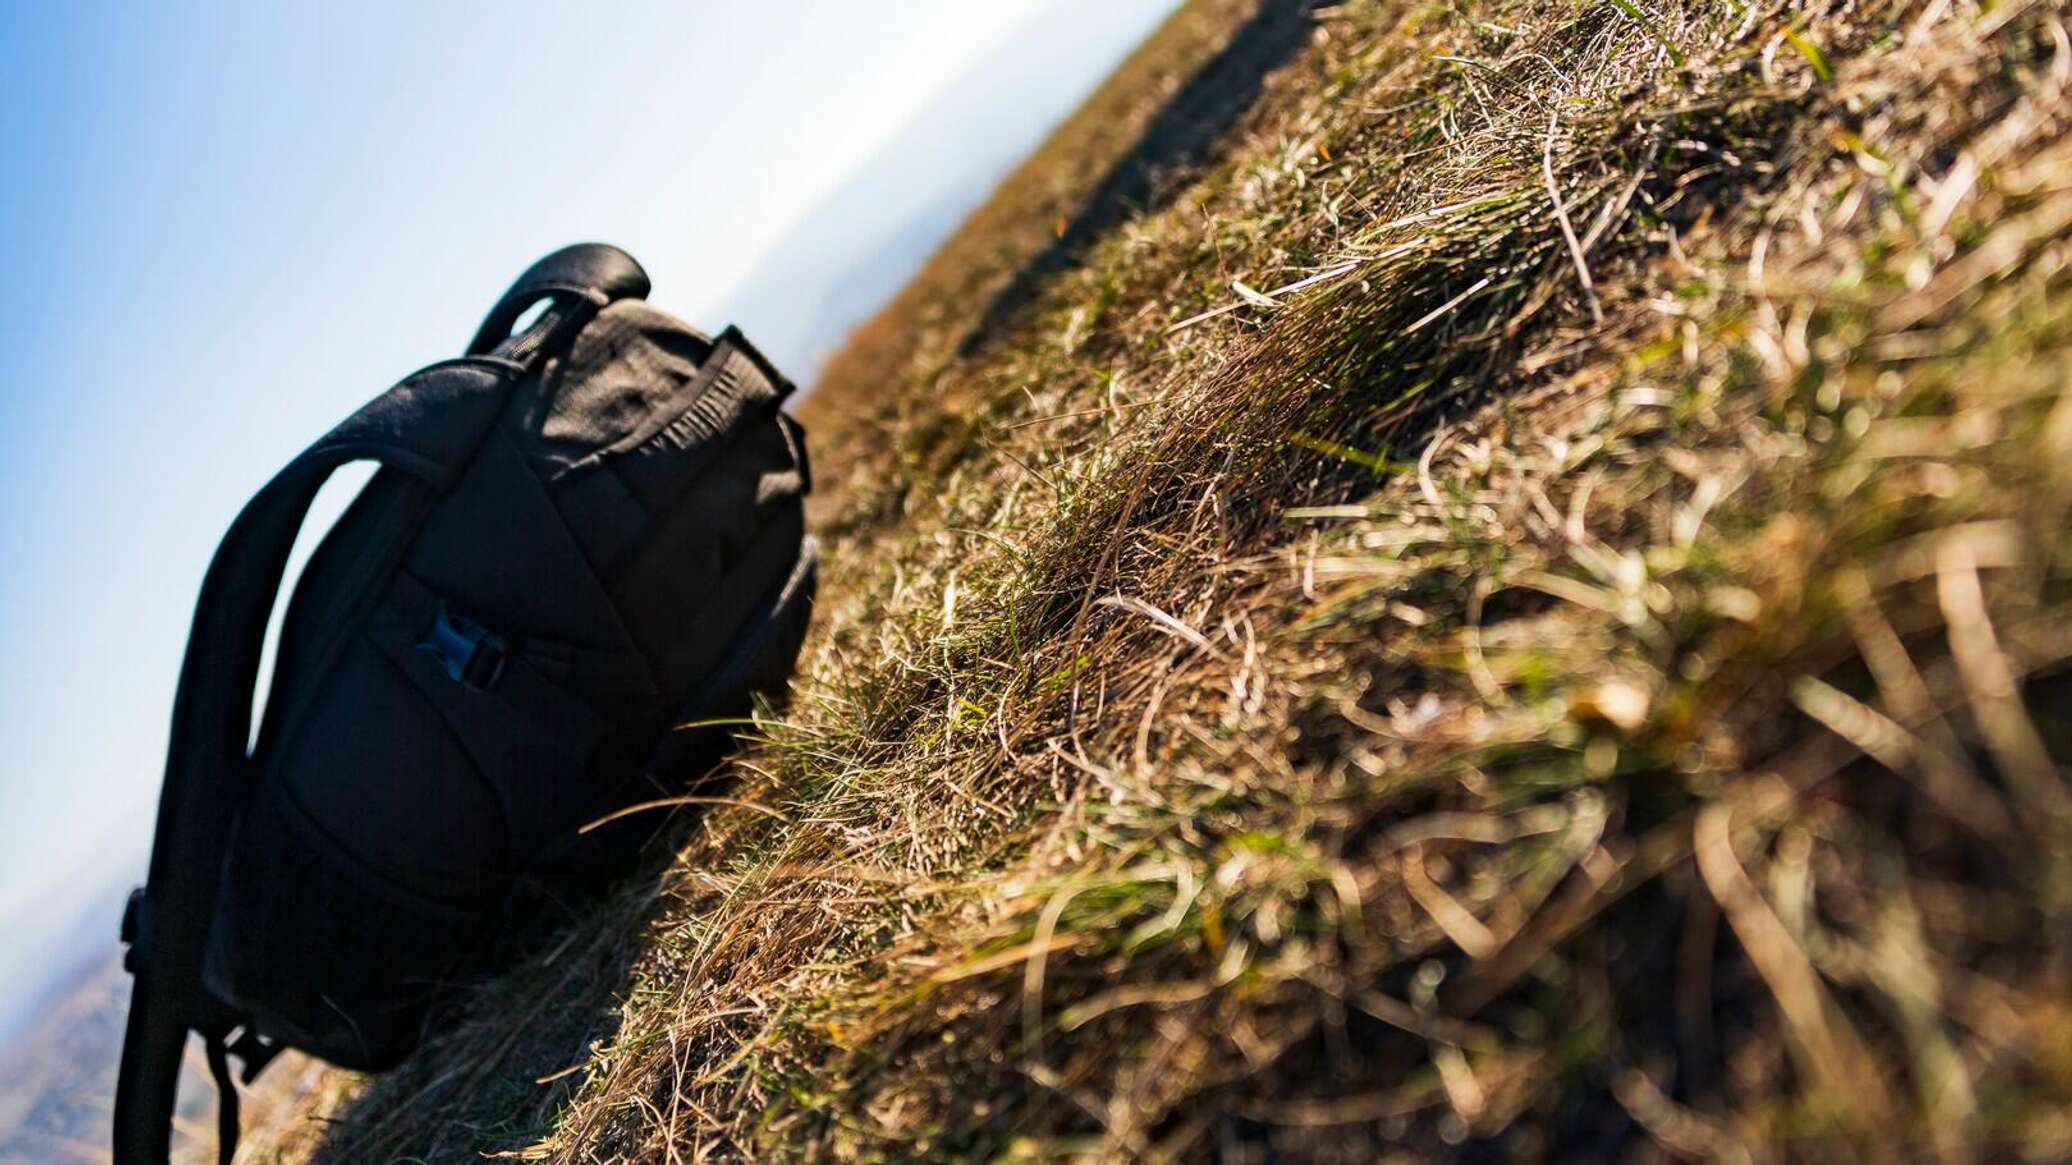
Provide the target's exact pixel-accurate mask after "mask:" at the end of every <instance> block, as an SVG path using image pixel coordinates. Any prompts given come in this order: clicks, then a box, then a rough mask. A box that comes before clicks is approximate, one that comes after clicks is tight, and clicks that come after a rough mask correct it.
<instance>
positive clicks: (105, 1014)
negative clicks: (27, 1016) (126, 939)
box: [0, 944, 129, 1165]
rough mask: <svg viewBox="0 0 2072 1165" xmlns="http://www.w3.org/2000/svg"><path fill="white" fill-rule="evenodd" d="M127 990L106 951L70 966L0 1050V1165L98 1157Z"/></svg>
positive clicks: (115, 961)
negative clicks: (52, 992) (1, 1083)
mask: <svg viewBox="0 0 2072 1165" xmlns="http://www.w3.org/2000/svg"><path fill="white" fill-rule="evenodd" d="M111 948H112V944H111ZM128 987H129V979H128V977H127V976H125V975H124V974H123V973H122V966H121V963H120V961H119V959H118V958H117V956H116V955H115V953H114V951H113V950H112V949H110V950H109V951H108V952H107V953H106V954H105V955H103V956H101V957H99V958H96V959H94V960H92V961H91V962H89V963H85V964H81V965H79V966H76V967H75V968H74V969H73V972H72V975H71V977H70V979H69V981H68V982H66V983H65V984H64V985H63V989H62V990H60V991H59V992H58V993H57V995H56V997H55V998H51V999H46V1000H45V1005H44V1008H43V1010H42V1013H41V1015H40V1016H39V1017H38V1018H37V1020H36V1022H35V1023H33V1024H31V1025H30V1026H29V1027H28V1028H27V1030H25V1031H24V1032H22V1033H21V1034H20V1035H19V1036H18V1037H17V1038H16V1039H15V1040H14V1042H13V1043H11V1044H9V1045H8V1046H7V1047H5V1048H4V1049H0V1080H5V1081H7V1082H8V1087H7V1088H5V1089H0V1165H48V1163H49V1162H53V1161H72V1160H79V1161H102V1160H105V1159H106V1150H105V1149H104V1148H102V1146H103V1145H105V1144H106V1143H107V1139H108V1119H109V1104H110V1102H111V1098H112V1097H113V1096H114V1092H115V1065H116V1062H117V1060H118V1059H119V1057H120V1056H121V1053H122V1027H123V1014H124V1013H123V1000H124V999H125V998H126V996H127V994H128Z"/></svg>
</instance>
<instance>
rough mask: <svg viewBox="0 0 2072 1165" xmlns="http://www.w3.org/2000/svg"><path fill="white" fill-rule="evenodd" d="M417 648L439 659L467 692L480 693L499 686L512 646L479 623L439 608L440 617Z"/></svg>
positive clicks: (440, 606) (443, 604)
mask: <svg viewBox="0 0 2072 1165" xmlns="http://www.w3.org/2000/svg"><path fill="white" fill-rule="evenodd" d="M417 646H418V647H419V648H421V649H422V650H425V651H429V652H431V653H432V654H433V655H436V656H438V657H439V662H440V664H441V665H442V666H444V667H445V669H446V674H447V675H448V676H450V677H452V678H453V681H454V682H455V683H458V684H459V685H461V686H462V687H464V688H469V689H472V690H474V691H477V692H482V691H487V690H489V689H490V688H493V687H495V686H496V681H497V680H498V679H499V678H500V677H502V675H503V674H504V661H505V660H506V659H508V658H509V657H510V646H509V645H508V644H506V643H505V642H504V641H503V639H502V638H501V637H499V636H496V635H493V634H491V633H490V632H489V630H488V629H487V628H485V627H483V626H482V625H481V624H480V623H477V622H475V621H474V620H472V619H466V618H462V617H461V616H459V615H456V614H454V613H453V612H451V611H448V610H447V609H446V604H445V603H440V604H439V614H438V615H437V617H435V618H434V619H433V620H432V626H431V629H430V630H428V631H426V632H425V633H424V638H423V639H420V640H418V641H417Z"/></svg>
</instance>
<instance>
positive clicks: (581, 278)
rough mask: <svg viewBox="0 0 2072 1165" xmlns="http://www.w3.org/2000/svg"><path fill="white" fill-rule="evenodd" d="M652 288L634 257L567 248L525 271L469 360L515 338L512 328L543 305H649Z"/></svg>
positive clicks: (473, 344) (597, 246) (603, 248)
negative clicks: (624, 302) (531, 309)
mask: <svg viewBox="0 0 2072 1165" xmlns="http://www.w3.org/2000/svg"><path fill="white" fill-rule="evenodd" d="M651 287H652V284H650V283H649V282H648V276H647V272H646V271H643V270H642V269H641V266H640V264H639V263H637V262H635V261H634V259H633V256H631V255H629V254H627V253H626V252H624V251H621V250H620V249H619V248H617V247H614V246H612V245H611V244H609V243H577V244H575V245H574V246H570V247H563V248H561V249H560V250H559V251H556V252H554V253H553V254H551V255H548V256H547V257H546V258H544V259H541V260H540V261H539V262H537V263H534V264H533V265H532V266H530V267H528V268H526V269H525V274H523V275H520V276H519V277H518V281H517V282H515V283H513V284H511V289H510V290H509V291H506V292H504V297H503V298H502V299H499V300H497V301H496V306H495V307H493V308H490V309H489V315H488V317H487V318H486V319H484V320H483V321H482V326H481V327H480V328H479V329H477V330H476V332H475V338H474V339H473V340H472V341H470V342H469V344H468V355H470V356H483V355H487V354H488V353H490V352H492V351H494V350H495V349H496V347H497V346H498V345H499V344H502V343H503V342H504V341H505V340H508V339H510V338H511V327H512V325H514V324H516V323H517V322H518V317H519V316H522V315H524V314H525V309H527V308H529V307H531V306H532V305H534V304H536V303H538V302H539V301H540V300H542V299H548V298H552V299H554V300H555V301H557V302H562V303H567V304H583V305H587V306H588V307H589V309H590V310H591V311H595V310H596V309H598V308H601V307H603V306H604V305H606V304H608V303H611V302H613V301H615V300H621V299H646V298H647V295H648V291H649V290H650V289H651Z"/></svg>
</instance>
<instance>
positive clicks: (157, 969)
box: [115, 244, 815, 1165]
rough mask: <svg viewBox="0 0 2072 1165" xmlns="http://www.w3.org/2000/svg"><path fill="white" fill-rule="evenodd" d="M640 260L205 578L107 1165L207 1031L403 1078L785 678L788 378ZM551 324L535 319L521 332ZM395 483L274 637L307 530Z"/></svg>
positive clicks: (385, 435) (336, 458)
mask: <svg viewBox="0 0 2072 1165" xmlns="http://www.w3.org/2000/svg"><path fill="white" fill-rule="evenodd" d="M647 292H648V278H647V275H646V273H645V272H643V271H642V270H641V269H640V266H639V265H638V264H637V263H635V262H634V261H633V259H632V257H631V256H629V255H627V254H626V253H625V252H623V251H620V250H618V249H616V248H613V247H607V246H602V245H598V244H585V245H580V246H574V247H569V248H567V249H565V250H562V251H557V252H555V253H554V254H552V255H549V256H547V257H546V258H545V259H542V260H540V262H539V263H537V264H535V265H534V266H533V267H532V269H531V270H529V271H527V272H526V273H525V274H524V275H523V276H521V277H520V278H519V280H518V282H517V283H516V284H515V285H513V286H512V288H511V290H510V291H509V292H508V293H506V294H505V295H504V297H503V299H502V300H501V301H499V302H498V303H497V305H496V307H495V309H494V310H492V311H491V312H490V313H489V318H488V319H487V320H486V321H485V322H484V323H483V325H482V329H481V331H480V332H479V333H477V334H476V336H475V339H474V342H473V343H472V344H470V345H469V346H468V354H467V355H466V356H464V357H462V358H460V359H458V360H450V361H445V362H442V363H439V364H434V365H432V366H431V367H429V368H426V369H424V370H423V371H421V372H418V373H417V374H416V375H414V376H411V377H409V378H408V379H406V380H404V381H402V382H401V383H399V384H397V385H396V386H395V387H393V388H391V389H389V390H388V391H387V392H384V393H382V394H381V395H380V396H378V397H376V398H375V399H374V400H373V401H372V402H370V403H369V404H367V405H366V406H365V407H364V408H362V409H360V410H359V411H358V412H357V413H354V414H353V415H352V416H351V417H350V418H348V419H347V420H346V421H345V423H343V424H341V425H339V426H338V427H337V428H335V429H333V430H332V431H331V432H330V433H329V434H328V435H327V436H325V437H324V438H323V439H322V440H320V441H318V442H317V443H316V444H315V445H313V446H311V447H310V448H309V450H308V451H306V452H304V453H303V454H302V455H301V456H300V457H297V458H296V459H295V460H294V461H293V462H291V463H290V464H289V465H288V467H287V468H286V469H284V470H282V471H281V472H280V474H279V475H278V476H276V477H275V478H274V479H273V480H272V481H271V482H269V483H268V484H267V485H266V488H264V489H263V490H261V491H260V492H259V495H258V496H257V497H255V498H253V499H252V501H251V502H250V503H249V504H248V505H247V506H246V507H245V509H244V511H243V512H242V513H240V514H239V515H238V517H237V520H236V521H235V522H234V523H233V524H232V525H231V527H230V531H229V533H228V534H226V535H225V536H224V538H223V542H222V545H221V546H220V547H218V549H217V551H216V555H215V558H214V560H213V561H212V562H211V563H210V564H209V570H208V574H207V577H206V578H205V579H204V580H203V582H202V588H201V598H200V601H199V603H198V605H197V609H196V611H195V616H194V627H193V632H192V635H191V637H190V639H189V641H188V645H187V656H186V661H185V663H184V664H183V665H182V667H181V671H180V683H179V690H178V696H177V698H176V700H175V703H174V706H173V723H172V739H171V744H170V747H169V749H168V756H167V760H166V775H165V786H164V789H163V792H162V793H161V795H160V802H159V811H158V832H157V840H156V842H155V844H154V847H153V849H152V853H151V866H150V871H149V874H148V881H147V883H146V885H145V886H144V887H143V888H142V889H141V890H139V891H137V892H136V893H134V894H133V895H132V896H131V899H130V909H129V911H128V912H127V913H126V915H125V917H124V919H123V940H124V942H126V943H127V944H128V946H129V950H128V954H127V956H126V959H125V963H126V965H127V966H128V967H129V969H130V971H131V972H132V973H133V974H134V975H135V986H134V991H133V995H132V999H131V1003H130V1014H129V1027H128V1033H127V1035H126V1037H125V1041H124V1045H123V1058H122V1072H121V1079H120V1083H119V1085H118V1088H117V1093H116V1101H115V1161H116V1162H117V1163H118V1165H142V1163H146V1162H149V1163H151V1165H162V1163H163V1162H165V1160H166V1158H167V1155H168V1151H169V1148H170V1131H169V1124H170V1119H171V1115H172V1112H173V1106H174V1101H175V1090H176V1085H177V1081H178V1075H179V1067H180V1061H181V1057H182V1052H183V1049H184V1047H185V1044H186V1040H187V1036H188V1033H189V1032H190V1031H192V1032H195V1033H198V1034H199V1035H200V1036H201V1037H202V1038H203V1040H204V1042H205V1046H206V1048H207V1051H208V1061H209V1065H210V1068H211V1070H212V1072H213V1074H214V1075H215V1077H216V1081H217V1084H218V1086H219V1087H220V1089H221V1090H222V1094H223V1099H222V1103H221V1106H220V1109H219V1122H218V1123H219V1129H220V1137H219V1140H220V1144H221V1149H220V1152H221V1154H222V1159H223V1160H224V1161H226V1162H227V1161H229V1160H230V1156H231V1153H232V1151H233V1149H234V1146H235V1144H236V1137H237V1107H236V1095H237V1094H236V1090H235V1087H234V1086H233V1085H232V1083H231V1081H230V1070H229V1066H228V1060H227V1056H228V1055H232V1054H234V1055H236V1056H238V1058H239V1059H240V1060H241V1061H242V1062H243V1066H244V1076H245V1079H246V1080H247V1081H250V1079H251V1078H252V1076H253V1075H254V1074H255V1073H256V1072H257V1071H258V1070H259V1069H260V1068H261V1067H263V1066H264V1065H265V1063H266V1062H267V1060H269V1059H270V1058H271V1057H272V1056H273V1055H274V1054H275V1053H277V1052H278V1051H279V1050H280V1049H281V1048H282V1047H290V1046H291V1047H296V1048H301V1049H304V1050H306V1051H309V1052H312V1053H315V1054H316V1055H319V1056H321V1057H323V1058H325V1059H327V1060H330V1061H332V1062H334V1063H337V1064H341V1065H344V1066H347V1067H351V1068H358V1069H365V1070H379V1069H382V1068H385V1067H389V1066H391V1065H393V1064H394V1063H395V1062H396V1061H398V1060H399V1059H401V1058H402V1057H403V1056H404V1055H405V1054H407V1053H408V1052H409V1051H410V1050H411V1049H412V1048H413V1047H415V1046H416V1045H417V1043H418V1042H419V1041H420V1039H421V1038H422V1037H423V1035H424V1034H425V1031H426V1029H427V1027H428V1026H429V1025H431V1024H433V1023H435V1022H436V1020H435V1016H436V1015H437V1014H438V1012H436V1011H435V1010H434V1008H435V1005H436V1004H438V1003H439V1002H440V1001H441V1000H442V998H444V997H446V996H447V995H448V994H449V993H450V992H451V991H452V989H453V985H454V984H457V983H461V982H465V981H466V980H468V979H469V978H470V977H471V976H480V975H482V974H484V973H487V972H490V971H493V970H495V969H497V968H498V967H500V966H502V965H504V964H506V963H508V962H509V961H510V960H511V959H512V958H514V957H515V955H516V954H517V953H518V952H521V951H522V950H523V949H525V948H526V946H527V945H528V944H529V943H531V942H534V941H537V940H538V939H539V938H540V937H542V936H543V934H544V933H545V932H546V931H548V930H550V929H552V928H553V927H555V926H556V925H558V924H559V923H561V922H563V921H565V920H566V918H567V917H568V911H567V908H566V904H568V903H572V902H580V901H582V900H583V899H584V898H585V897H587V896H590V895H593V894H594V893H595V892H596V891H598V890H599V889H601V888H602V887H603V886H604V885H605V884H606V883H608V882H609V881H610V880H611V879H613V878H614V877H617V876H619V875H622V874H624V873H625V872H627V871H628V870H629V869H630V868H631V867H632V866H633V865H634V863H635V862H636V861H637V858H638V854H639V851H640V849H641V846H642V844H643V843H644V842H645V841H646V840H647V839H648V838H649V837H650V836H651V835H652V833H653V831H654V830H655V828H656V823H657V820H658V819H659V818H661V817H662V816H663V815H662V814H658V813H646V814H632V815H627V816H623V817H619V818H616V819H614V820H613V821H611V822H609V823H607V824H604V825H603V826H601V827H597V828H589V829H586V828H585V827H586V826H590V825H593V824H594V823H597V822H599V821H600V820H601V819H603V818H606V817H608V816H611V815H612V814H614V813H615V811H617V810H621V809H625V808H628V807H631V806H635V805H638V804H640V803H642V802H644V801H649V800H657V799H665V798H667V797H668V796H670V795H671V794H672V793H676V794H680V793H681V792H682V791H683V789H684V788H685V786H686V785H687V784H688V782H690V781H691V780H693V779H694V778H696V777H698V776H700V775H702V774H703V773H705V772H707V771H709V770H710V769H711V768H712V766H713V765H714V764H715V763H716V762H717V761H718V759H719V758H720V756H721V755H722V754H723V753H724V752H725V751H726V749H727V748H728V747H730V745H731V743H732V733H731V729H730V727H729V725H728V723H727V722H728V721H732V722H734V723H739V718H741V717H743V716H745V715H747V714H749V713H750V712H751V711H752V710H753V707H754V704H755V703H756V701H757V700H758V699H763V700H768V701H775V700H776V699H778V698H779V697H780V695H781V693H782V692H783V690H784V687H785V684H786V682H787V679H788V677H789V675H790V673H791V669H792V666H793V664H794V662H795V661H796V658H797V655H798V651H799V645H800V642H801V640H802V639H803V637H804V635H805V628H806V622H807V618H808V616H809V613H810V611H809V609H810V606H811V601H812V591H813V579H814V562H815V553H814V548H813V543H812V540H811V539H810V538H809V537H807V535H806V532H805V516H804V507H803V500H802V499H803V495H804V494H805V492H806V491H807V489H808V488H809V482H808V473H807V466H806V454H805V447H804V444H803V440H802V438H803V434H802V432H801V430H800V429H799V427H798V425H797V423H796V422H794V421H793V420H792V419H791V418H790V417H789V416H787V415H786V414H785V413H783V412H782V411H780V407H779V406H780V405H781V403H782V402H783V400H784V398H785V396H786V395H787V394H788V393H789V392H790V391H791V387H792V386H791V385H790V384H789V383H788V382H787V381H785V380H784V378H783V377H781V376H779V375H778V374H777V372H776V371H775V370H774V369H772V368H771V367H770V365H769V363H768V362H767V361H765V360H764V359H763V358H762V356H761V355H760V354H758V353H757V352H756V350H755V349H754V348H753V347H751V346H750V345H749V344H748V342H747V341H746V340H745V339H743V338H742V337H741V335H740V334H739V333H738V332H737V331H735V330H734V329H732V328H729V329H728V330H726V331H724V332H722V333H720V335H719V336H717V337H707V336H705V335H703V334H701V333H699V332H697V331H694V330H692V329H691V328H688V327H686V326H684V325H683V324H682V323H679V322H678V321H676V320H674V319H672V318H670V317H669V316H666V315H664V314H662V313H661V312H658V311H656V310H654V309H653V308H650V307H648V306H647V305H646V304H645V303H644V302H642V300H643V298H644V297H645V296H646V295H647ZM525 320H529V321H530V322H526V323H524V325H523V326H522V327H518V330H517V331H516V332H515V334H514V331H513V329H514V327H517V326H518V325H520V324H521V322H522V321H525ZM361 460H371V461H375V462H378V463H379V465H380V468H379V469H378V470H377V471H376V473H375V474H374V476H373V477H372V479H371V480H370V481H369V482H368V484H367V485H366V487H365V488H364V489H363V490H362V491H361V493H360V494H359V496H358V497H357V499H356V500H354V501H353V503H352V504H351V505H350V506H349V507H348V508H347V510H346V511H345V514H344V516H343V517H341V518H340V519H339V521H338V522H337V524H336V525H335V526H334V527H333V528H332V529H331V531H330V532H329V533H328V534H326V535H325V537H324V538H323V540H322V541H321V543H319V545H318V548H317V550H316V551H315V553H314V554H313V555H312V556H311V557H310V560H309V562H308V565H307V566H306V567H305V569H304V571H303V573H302V576H301V580H300V582H299V583H298V584H297V585H296V587H295V591H294V595H293V598H292V599H291V600H290V602H289V605H288V608H287V613H286V617H285V619H284V621H283V624H282V630H281V632H280V637H279V644H278V649H277V655H276V666H275V668H274V676H273V682H272V686H271V688H270V692H269V695H268V697H267V700H266V713H265V717H264V719H263V722H262V723H261V725H260V730H259V734H258V737H257V743H256V745H255V746H254V747H252V748H250V749H248V748H247V742H248V740H250V739H251V737H250V732H251V719H252V707H251V705H252V695H253V686H254V681H255V677H256V674H257V671H258V667H259V662H260V656H261V646H262V642H263V641H264V639H265V633H266V626H267V621H268V616H269V612H270V610H271V608H272V605H273V602H274V598H275V592H276V591H277V589H278V588H279V586H280V580H281V575H282V571H283V569H284V566H285V563H286V560H287V558H288V556H289V552H290V550H291V548H292V546H293V544H294V542H295V537H296V534H297V532H298V530H299V528H300V526H301V524H302V519H303V514H304V512H305V510H306V509H307V508H308V506H309V504H310V502H311V500H312V498H313V497H314V496H315V494H316V492H317V489H318V487H319V486H321V485H322V484H323V482H324V481H325V479H326V478H327V477H329V475H330V474H331V471H332V470H333V469H335V468H337V467H338V466H340V465H342V464H344V463H346V462H350V461H361Z"/></svg>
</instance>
